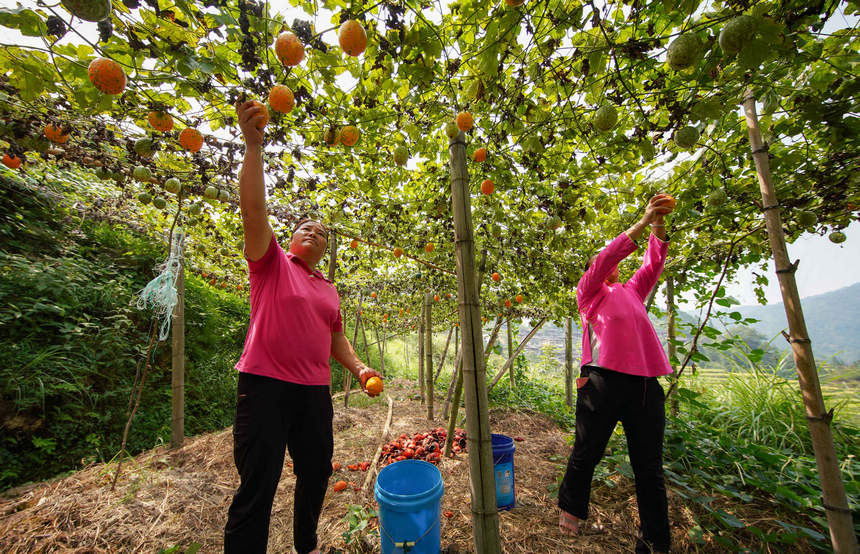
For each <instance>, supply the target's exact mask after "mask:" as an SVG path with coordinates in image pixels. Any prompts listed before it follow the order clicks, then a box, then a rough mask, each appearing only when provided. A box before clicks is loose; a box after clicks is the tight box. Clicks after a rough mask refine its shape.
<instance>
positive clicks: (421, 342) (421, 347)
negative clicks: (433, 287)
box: [418, 302, 426, 405]
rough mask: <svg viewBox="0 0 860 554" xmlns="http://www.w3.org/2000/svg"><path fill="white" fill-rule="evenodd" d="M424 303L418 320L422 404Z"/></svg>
mask: <svg viewBox="0 0 860 554" xmlns="http://www.w3.org/2000/svg"><path fill="white" fill-rule="evenodd" d="M424 384H425V381H424V303H423V302H422V303H421V317H420V318H419V320H418V388H419V390H420V391H421V404H422V405H423V404H424V403H425V402H426V400H425V397H424Z"/></svg>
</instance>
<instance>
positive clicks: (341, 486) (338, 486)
mask: <svg viewBox="0 0 860 554" xmlns="http://www.w3.org/2000/svg"><path fill="white" fill-rule="evenodd" d="M332 488H333V489H334V492H340V491H342V490H344V489H346V481H338V482H337V483H335V484H334V487H332Z"/></svg>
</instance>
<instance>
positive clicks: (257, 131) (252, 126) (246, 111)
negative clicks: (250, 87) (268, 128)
mask: <svg viewBox="0 0 860 554" xmlns="http://www.w3.org/2000/svg"><path fill="white" fill-rule="evenodd" d="M236 115H237V116H238V118H239V129H241V130H242V136H244V137H245V144H246V145H248V146H260V145H262V144H263V127H265V124H266V122H268V120H269V112H268V111H266V106H264V105H263V104H261V103H260V102H257V101H256V100H248V101H241V100H240V101H239V102H237V103H236Z"/></svg>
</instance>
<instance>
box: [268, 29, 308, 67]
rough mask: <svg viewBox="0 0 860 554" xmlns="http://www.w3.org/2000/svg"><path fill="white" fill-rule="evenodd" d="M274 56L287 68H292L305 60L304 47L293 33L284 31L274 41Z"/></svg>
mask: <svg viewBox="0 0 860 554" xmlns="http://www.w3.org/2000/svg"><path fill="white" fill-rule="evenodd" d="M275 55H277V56H278V59H279V60H281V63H283V64H284V65H286V66H287V67H294V66H297V65H299V64H300V63H301V62H302V60H303V59H305V46H304V44H302V41H300V40H299V37H297V36H296V35H295V33H291V32H289V31H284V32H283V33H281V34H279V35H278V38H277V39H275Z"/></svg>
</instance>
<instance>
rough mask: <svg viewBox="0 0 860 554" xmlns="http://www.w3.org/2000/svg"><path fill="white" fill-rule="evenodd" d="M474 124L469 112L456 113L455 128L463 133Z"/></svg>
mask: <svg viewBox="0 0 860 554" xmlns="http://www.w3.org/2000/svg"><path fill="white" fill-rule="evenodd" d="M474 125H475V119H474V118H473V117H472V114H470V113H469V112H460V113H458V114H457V128H458V129H460V130H461V131H463V132H464V133H465V132H467V131H469V130H470V129H471V128H472V127H473V126H474Z"/></svg>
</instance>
